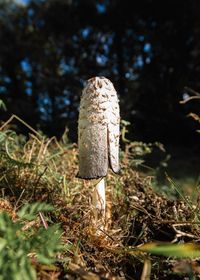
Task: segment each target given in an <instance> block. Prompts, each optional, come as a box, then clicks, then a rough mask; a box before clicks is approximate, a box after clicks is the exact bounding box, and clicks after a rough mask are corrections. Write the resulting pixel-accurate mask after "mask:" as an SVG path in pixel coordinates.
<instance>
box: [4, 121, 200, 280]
mask: <svg viewBox="0 0 200 280" xmlns="http://www.w3.org/2000/svg"><path fill="white" fill-rule="evenodd" d="M8 125H9V123H8V124H7V126H4V127H3V128H2V129H1V138H0V149H1V155H0V170H1V178H0V188H1V200H0V209H1V211H7V212H9V213H10V214H11V215H12V217H13V220H14V219H15V217H16V211H17V210H18V209H19V208H20V207H21V206H22V205H24V204H26V203H28V202H33V201H45V202H48V203H51V204H52V205H53V206H54V207H55V211H54V212H53V213H49V215H48V216H46V217H43V218H44V220H45V222H46V223H47V224H48V223H59V224H60V226H61V228H62V230H63V235H62V242H63V244H64V251H63V252H61V253H60V254H59V255H58V257H57V263H55V264H54V265H52V266H44V265H40V264H39V263H37V261H36V260H35V259H33V261H32V262H33V265H34V266H35V267H36V268H37V273H38V279H88V280H89V279H91V280H92V279H94V280H95V279H150V278H149V276H148V274H149V273H150V271H151V277H152V279H184V277H185V276H184V275H187V274H188V271H185V270H184V269H182V270H181V267H182V261H174V260H173V259H172V260H169V259H167V258H165V257H159V258H158V257H153V256H148V255H147V254H146V253H142V252H138V251H137V250H135V251H134V250H133V249H131V248H137V246H140V245H142V244H144V243H146V242H149V241H155V240H156V241H169V242H177V241H181V242H186V241H194V240H195V241H196V242H198V241H199V238H200V231H199V226H198V220H197V219H196V218H197V217H198V214H199V209H198V206H197V207H195V206H193V205H192V206H191V205H190V203H187V201H184V200H177V201H170V200H168V199H167V198H165V197H164V196H162V195H158V194H156V193H155V192H154V191H153V190H152V188H151V185H152V178H151V177H146V176H144V175H143V174H139V173H138V172H136V171H135V170H134V169H133V168H132V166H131V162H130V161H129V158H132V155H131V151H129V149H125V152H122V153H121V167H122V171H121V173H120V175H114V174H112V173H109V175H108V177H107V190H106V192H107V202H108V207H107V227H106V228H105V230H103V231H102V232H101V234H99V235H97V234H96V232H95V228H94V225H93V222H92V221H93V212H92V205H91V191H92V189H93V187H94V182H93V181H85V180H81V179H77V178H76V174H77V156H78V151H77V146H76V144H70V143H68V141H67V137H66V134H65V135H64V136H63V138H62V139H61V140H60V141H59V142H58V141H57V140H56V138H54V137H53V138H51V139H48V138H46V137H45V136H43V135H39V134H38V132H37V133H35V132H34V131H32V132H33V133H32V134H30V135H29V137H28V139H26V138H25V137H24V136H19V135H16V134H15V133H14V132H13V131H12V130H9V129H8ZM43 223H44V221H43ZM31 226H35V225H31ZM37 226H38V225H37ZM41 226H42V221H41ZM185 262H186V264H185V263H184V268H185V267H187V268H188V270H189V271H190V273H192V274H194V275H196V276H197V275H198V273H199V267H198V263H197V262H196V261H190V260H188V261H187V260H186V261H185ZM178 273H180V275H181V276H179V274H178ZM185 279H186V278H185ZM187 279H188V278H187ZM191 279H192V278H191Z"/></svg>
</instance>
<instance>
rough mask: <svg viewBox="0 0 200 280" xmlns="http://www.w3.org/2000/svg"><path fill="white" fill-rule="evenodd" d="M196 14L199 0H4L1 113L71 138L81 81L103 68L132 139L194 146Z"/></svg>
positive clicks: (199, 80)
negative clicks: (190, 92) (3, 109)
mask: <svg viewBox="0 0 200 280" xmlns="http://www.w3.org/2000/svg"><path fill="white" fill-rule="evenodd" d="M199 13H200V1H198V0H185V1H178V0H177V1H154V0H141V1H133V0H132V1H131V0H130V1H128V0H123V1H120V0H115V1H114V0H112V1H111V0H105V1H93V0H49V1H42V0H33V1H28V0H27V1H25V4H24V1H22V2H21V1H20V0H18V1H9V0H5V1H0V99H2V100H4V102H5V103H6V105H7V109H8V110H7V112H5V113H3V112H1V113H2V117H1V119H2V118H3V119H4V120H5V119H6V118H8V117H9V116H10V115H11V114H17V115H18V116H19V117H21V118H22V119H24V120H25V121H27V122H28V123H29V124H31V125H32V126H33V127H35V128H39V129H42V130H43V131H44V132H45V133H47V134H48V135H57V136H60V135H61V134H62V133H63V131H64V129H65V127H68V128H69V131H70V134H69V135H70V137H71V139H72V140H73V141H74V140H76V134H77V132H76V128H77V116H78V106H79V98H80V94H81V89H82V87H83V85H84V81H85V80H86V79H88V78H90V77H91V76H94V75H101V76H102V75H103V76H106V77H108V78H109V79H111V80H112V82H113V83H114V85H115V87H116V89H117V91H118V93H119V96H120V104H121V115H122V118H123V119H125V120H129V121H130V122H131V124H132V125H131V127H130V129H129V131H130V135H131V137H132V138H134V139H140V140H145V141H156V140H158V141H161V142H164V143H183V144H186V143H190V144H191V143H195V141H197V138H198V136H195V129H196V124H195V122H194V120H192V119H190V118H188V117H187V114H188V113H189V112H191V111H192V112H197V111H198V107H199V103H197V102H198V101H196V102H195V101H192V102H190V103H188V104H186V105H184V106H183V105H180V104H179V101H180V100H182V98H183V97H184V96H186V95H187V92H185V91H184V87H185V86H188V87H190V88H192V89H194V90H196V91H200V17H199ZM198 140H199V139H198Z"/></svg>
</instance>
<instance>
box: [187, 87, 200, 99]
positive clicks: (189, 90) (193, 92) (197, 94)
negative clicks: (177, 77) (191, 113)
mask: <svg viewBox="0 0 200 280" xmlns="http://www.w3.org/2000/svg"><path fill="white" fill-rule="evenodd" d="M184 89H185V90H186V91H188V92H190V93H192V94H194V95H196V96H199V97H200V93H199V92H197V91H195V90H193V89H191V88H189V87H184Z"/></svg>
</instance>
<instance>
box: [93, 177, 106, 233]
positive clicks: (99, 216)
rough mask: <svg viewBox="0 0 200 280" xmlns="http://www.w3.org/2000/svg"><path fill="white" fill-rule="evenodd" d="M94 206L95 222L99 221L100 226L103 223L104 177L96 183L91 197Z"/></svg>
mask: <svg viewBox="0 0 200 280" xmlns="http://www.w3.org/2000/svg"><path fill="white" fill-rule="evenodd" d="M92 202H93V206H94V210H93V211H94V216H95V222H96V223H98V222H100V223H101V226H100V227H101V228H103V227H104V225H105V210H106V195H105V179H104V178H102V179H100V181H99V182H98V183H97V184H96V186H95V188H94V192H93V198H92Z"/></svg>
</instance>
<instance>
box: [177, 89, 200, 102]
mask: <svg viewBox="0 0 200 280" xmlns="http://www.w3.org/2000/svg"><path fill="white" fill-rule="evenodd" d="M184 90H185V91H188V92H189V93H191V94H193V96H189V97H188V98H186V99H185V100H181V101H180V102H179V103H180V104H185V103H187V102H188V101H191V100H193V99H200V93H199V92H197V91H195V90H193V89H191V88H189V87H184Z"/></svg>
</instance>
